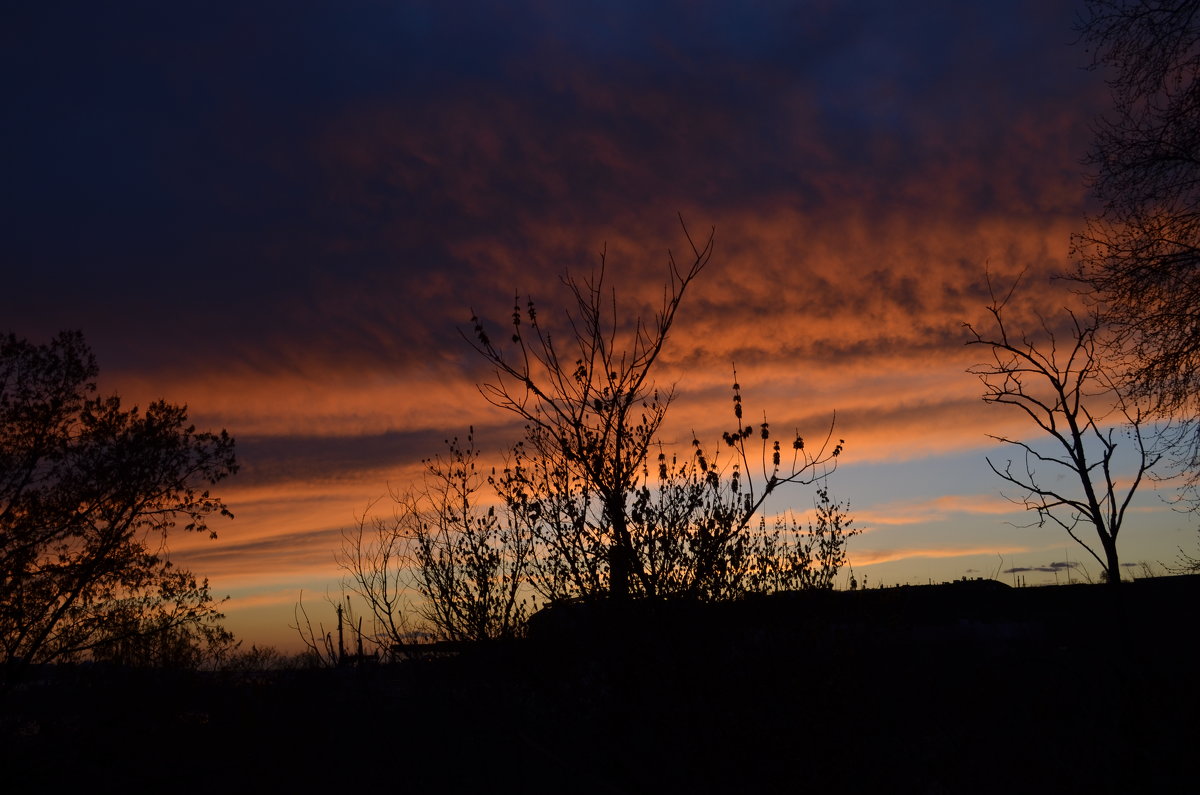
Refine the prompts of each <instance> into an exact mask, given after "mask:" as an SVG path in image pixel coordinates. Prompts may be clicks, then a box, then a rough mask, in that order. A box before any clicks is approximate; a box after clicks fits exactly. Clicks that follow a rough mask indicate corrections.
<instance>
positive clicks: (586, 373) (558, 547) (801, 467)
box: [470, 226, 841, 599]
mask: <svg viewBox="0 0 1200 795" xmlns="http://www.w3.org/2000/svg"><path fill="white" fill-rule="evenodd" d="M684 233H685V236H686V237H687V240H688V245H689V248H690V252H691V260H690V263H689V264H688V265H687V266H686V267H685V266H681V265H680V264H679V263H678V262H677V261H676V260H675V258H674V256H673V255H671V254H670V253H669V252H668V264H669V281H668V282H667V284H666V286H665V288H664V292H663V299H662V303H661V304H660V306H659V309H658V311H657V312H656V313H655V316H654V318H653V319H652V320H649V321H647V320H645V319H644V318H642V317H640V316H636V315H635V316H633V320H632V321H629V320H628V318H626V317H623V316H622V314H621V311H620V309H619V308H618V304H617V299H616V294H615V291H613V290H611V289H609V288H608V287H606V285H605V261H604V255H603V254H602V255H601V260H600V266H599V268H598V269H597V270H596V272H595V273H594V274H593V275H592V276H591V277H590V278H588V279H585V280H579V279H576V278H574V277H570V276H568V277H565V278H564V283H565V284H566V286H567V287H568V288H569V290H570V291H571V295H572V297H573V299H574V302H573V303H574V305H573V309H572V310H571V311H569V312H568V318H567V319H568V324H567V328H568V329H569V334H567V335H566V338H567V342H566V343H565V344H564V343H563V342H562V341H561V340H560V339H559V338H556V337H552V335H551V333H550V331H549V329H548V328H547V327H545V326H543V325H542V323H541V322H540V320H539V318H538V314H537V310H536V308H535V306H534V303H533V301H532V299H529V300H527V301H526V303H525V306H524V308H522V306H521V303H520V301H519V300H518V301H517V302H516V305H515V306H514V307H513V314H512V323H511V335H510V336H511V342H512V347H507V346H504V345H501V344H498V343H496V342H494V341H493V340H492V339H491V337H490V336H489V335H488V333H487V331H486V330H485V329H484V326H483V323H482V321H480V320H479V319H478V317H475V318H473V322H474V337H473V339H471V340H470V342H471V344H472V345H473V347H474V348H475V350H476V351H478V352H479V353H480V354H481V355H482V356H483V357H484V358H485V359H487V361H488V362H490V363H491V364H492V366H493V368H494V378H493V380H492V381H490V382H489V383H487V384H484V385H483V386H482V387H481V391H482V393H483V395H484V397H486V398H487V399H488V400H489V401H490V402H491V403H493V404H494V405H497V406H500V407H501V408H504V409H507V410H509V411H511V412H513V413H515V414H517V415H518V416H519V417H521V419H522V420H524V421H525V423H526V435H525V439H524V440H523V442H522V443H521V444H519V445H517V447H516V448H515V449H514V451H513V456H512V459H511V461H510V465H509V466H508V467H507V468H505V470H504V472H503V473H502V474H501V475H500V476H499V477H498V478H497V479H496V481H495V485H496V487H497V489H498V491H499V493H500V495H501V497H502V498H503V499H504V501H505V503H506V505H507V506H508V508H509V511H510V515H511V516H512V517H513V519H514V520H515V521H516V522H517V523H518V524H519V525H521V526H523V527H524V528H526V530H527V532H528V533H529V534H530V535H531V536H532V537H533V538H534V551H535V553H534V554H535V558H534V559H533V561H532V563H531V574H530V577H531V582H532V584H533V586H534V587H535V588H536V589H537V590H538V591H539V592H540V593H542V594H543V595H545V596H548V597H549V598H552V599H554V598H564V597H567V596H599V595H602V594H607V595H609V596H612V597H616V598H625V597H630V596H661V595H666V594H668V593H689V594H705V595H709V596H718V595H721V594H723V593H727V592H728V591H729V589H730V588H731V587H732V588H734V590H736V589H737V588H741V587H743V586H744V585H745V583H744V581H743V580H742V579H741V575H738V576H737V577H735V578H734V580H735V581H736V583H733V582H731V583H726V584H725V585H724V586H721V585H718V582H719V580H720V576H721V575H722V573H724V574H728V575H730V576H733V575H732V572H733V571H734V570H741V571H743V573H744V567H743V568H741V569H739V567H740V566H742V563H743V562H744V564H745V566H746V567H749V566H751V564H750V563H749V560H750V559H751V557H752V556H749V551H748V547H747V544H748V543H750V541H749V540H750V539H751V537H752V536H753V531H754V530H755V528H756V527H757V525H756V524H755V518H756V517H757V515H758V512H759V510H760V509H761V507H762V505H763V501H764V500H765V499H766V498H767V496H768V495H770V494H771V493H773V492H774V491H775V490H776V489H778V488H779V487H781V486H783V485H785V484H797V483H812V482H814V481H816V480H818V479H820V478H822V477H824V476H825V475H826V474H828V471H829V470H830V469H831V467H832V464H833V463H834V461H835V459H836V457H837V456H838V454H839V453H840V452H841V442H840V440H839V441H838V442H837V443H836V444H834V443H832V441H831V437H832V426H831V429H830V432H829V434H828V435H827V436H826V438H825V442H824V443H823V444H821V445H818V446H816V448H814V449H806V448H805V446H804V441H803V439H802V438H801V437H800V436H799V434H797V435H796V436H795V438H794V440H791V441H790V442H789V444H790V445H791V449H790V450H788V451H787V454H786V455H784V454H783V451H781V450H780V445H779V441H778V440H773V441H769V439H770V433H769V430H768V425H767V423H766V421H765V420H764V421H763V423H762V424H761V426H758V428H757V430H756V427H755V426H752V425H743V422H744V419H743V416H742V404H741V400H742V398H741V392H740V389H741V387H740V386H739V385H738V384H736V383H735V384H734V413H735V416H736V419H737V423H738V427H737V428H735V429H734V430H733V431H732V432H731V433H726V434H725V442H726V444H727V445H728V447H730V448H731V449H732V451H733V461H732V462H731V465H730V467H729V469H728V471H722V470H719V469H718V468H717V462H716V460H715V457H709V458H706V457H705V456H704V455H703V453H702V452H701V451H700V450H699V447H697V450H696V453H695V458H694V460H693V459H689V460H688V461H685V462H684V463H682V464H680V463H679V462H678V461H676V462H674V463H673V465H672V466H669V467H668V466H667V465H666V456H665V453H660V457H659V467H658V472H657V474H658V479H657V482H655V481H654V480H653V478H652V477H651V468H650V466H649V464H648V461H649V459H650V456H651V453H652V449H653V447H654V445H655V443H656V442H655V440H656V434H657V432H658V429H659V427H660V425H661V424H662V421H663V418H664V417H665V415H666V412H667V409H668V407H669V406H670V404H671V401H672V399H673V398H674V392H673V390H672V389H665V390H660V389H658V388H657V387H656V386H655V384H654V381H653V379H652V370H653V367H654V365H655V363H656V362H657V360H658V358H659V355H660V354H661V352H662V349H663V346H664V344H665V343H666V340H667V335H668V333H669V332H670V329H671V326H672V324H673V322H674V319H675V316H676V313H677V311H678V309H679V306H680V303H681V301H682V299H683V296H684V293H685V292H686V290H687V288H688V287H689V285H690V284H691V283H692V281H693V280H694V279H695V278H696V277H697V276H698V275H699V274H700V273H701V271H702V270H703V269H704V268H705V266H706V265H707V264H708V262H709V260H710V259H711V256H712V250H713V236H712V234H711V233H710V234H709V236H708V238H707V239H706V240H704V241H703V243H700V244H697V242H696V241H695V240H694V239H693V238H692V237H691V236H690V235H689V234H688V233H687V228H686V226H685V227H684ZM623 321H624V322H623ZM756 434H757V435H759V436H761V441H762V445H763V447H762V450H761V461H757V462H755V463H756V466H755V467H753V468H752V467H751V463H752V462H751V457H750V456H751V452H750V451H748V450H747V448H746V442H747V440H749V439H750V438H751V437H753V436H755V435H756ZM709 461H711V466H710V465H709V463H708V462H709ZM768 461H771V462H773V463H768ZM731 566H732V567H733V568H731Z"/></svg>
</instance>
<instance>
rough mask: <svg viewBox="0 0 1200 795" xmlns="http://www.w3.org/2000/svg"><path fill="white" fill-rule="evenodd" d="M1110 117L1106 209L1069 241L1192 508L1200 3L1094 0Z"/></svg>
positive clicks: (1090, 15) (1197, 501)
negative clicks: (1162, 420) (1159, 420)
mask: <svg viewBox="0 0 1200 795" xmlns="http://www.w3.org/2000/svg"><path fill="white" fill-rule="evenodd" d="M1079 30H1080V33H1081V37H1082V41H1083V42H1084V44H1085V45H1086V46H1087V47H1088V49H1089V51H1090V52H1091V53H1092V57H1093V67H1096V68H1099V67H1103V68H1105V69H1106V70H1107V74H1108V75H1110V77H1109V80H1108V82H1109V86H1110V88H1111V90H1112V98H1113V109H1112V112H1111V113H1109V114H1108V115H1107V116H1106V117H1104V118H1102V119H1100V120H1099V121H1098V122H1097V123H1096V126H1095V143H1094V145H1093V148H1092V150H1091V152H1090V154H1089V155H1088V157H1087V160H1086V162H1087V163H1088V164H1089V165H1091V166H1092V167H1093V168H1094V169H1095V170H1094V179H1093V189H1094V192H1095V195H1096V197H1097V198H1098V199H1100V201H1101V202H1102V210H1101V211H1100V212H1099V213H1097V214H1096V215H1094V216H1092V217H1090V218H1089V219H1088V220H1087V224H1086V227H1085V229H1084V231H1082V232H1081V233H1079V234H1077V235H1076V236H1075V237H1074V240H1073V254H1074V256H1075V258H1076V260H1077V270H1076V273H1075V278H1077V279H1078V280H1080V281H1082V282H1083V283H1084V284H1085V285H1087V286H1088V288H1089V289H1090V291H1091V294H1092V296H1093V298H1094V299H1095V300H1096V302H1097V305H1098V308H1099V310H1100V313H1101V320H1102V321H1103V322H1104V323H1105V325H1106V327H1107V329H1108V330H1110V331H1112V332H1113V337H1114V342H1113V345H1112V348H1113V349H1114V350H1116V351H1117V352H1118V353H1119V355H1120V356H1121V357H1122V358H1123V361H1124V363H1125V364H1126V365H1127V367H1128V374H1127V383H1126V384H1125V387H1124V388H1125V389H1127V391H1129V392H1130V393H1131V394H1136V395H1138V396H1139V397H1144V398H1149V399H1151V400H1152V401H1153V403H1152V404H1151V405H1152V407H1153V408H1154V409H1155V410H1156V412H1157V413H1158V414H1159V415H1160V416H1166V417H1171V418H1178V417H1188V418H1189V421H1187V422H1182V423H1178V422H1177V423H1175V424H1174V425H1173V426H1172V434H1171V436H1170V441H1171V442H1172V445H1171V447H1172V453H1171V458H1172V461H1173V463H1174V465H1175V466H1174V467H1173V470H1174V471H1176V472H1183V473H1190V474H1189V475H1188V477H1187V486H1186V487H1185V489H1184V490H1183V492H1182V496H1183V497H1184V499H1185V501H1186V500H1190V501H1191V502H1192V505H1193V507H1200V0H1170V2H1167V1H1166V0H1139V2H1128V0H1090V2H1089V3H1088V4H1087V13H1086V15H1085V16H1084V18H1083V19H1082V21H1081V23H1080V27H1079Z"/></svg>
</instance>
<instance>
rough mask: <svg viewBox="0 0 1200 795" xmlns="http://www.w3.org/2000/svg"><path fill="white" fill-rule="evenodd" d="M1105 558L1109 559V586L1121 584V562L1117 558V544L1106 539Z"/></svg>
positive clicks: (1107, 572) (1107, 573)
mask: <svg viewBox="0 0 1200 795" xmlns="http://www.w3.org/2000/svg"><path fill="white" fill-rule="evenodd" d="M1104 556H1105V558H1107V560H1108V563H1107V571H1106V572H1105V574H1106V575H1107V581H1108V584H1109V585H1119V584H1120V583H1121V561H1120V560H1119V559H1118V558H1117V542H1116V541H1114V540H1111V539H1104Z"/></svg>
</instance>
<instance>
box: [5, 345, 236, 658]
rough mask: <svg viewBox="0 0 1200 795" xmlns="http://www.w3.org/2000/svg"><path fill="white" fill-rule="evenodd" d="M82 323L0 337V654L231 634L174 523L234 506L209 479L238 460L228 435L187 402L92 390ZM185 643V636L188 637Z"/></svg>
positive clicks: (197, 528) (203, 525)
mask: <svg viewBox="0 0 1200 795" xmlns="http://www.w3.org/2000/svg"><path fill="white" fill-rule="evenodd" d="M97 373H98V369H97V366H96V361H95V358H94V356H93V355H92V352H91V350H90V349H89V348H88V346H87V344H86V343H85V342H84V339H83V335H82V334H80V333H78V332H65V333H62V334H59V335H58V336H56V337H55V338H54V339H53V340H52V341H51V342H50V343H49V344H46V345H35V344H33V343H31V342H29V341H27V340H24V339H20V338H18V337H17V336H15V335H13V334H9V335H8V336H6V337H3V338H0V661H3V662H4V663H7V664H9V665H18V664H22V663H31V662H47V661H65V660H75V659H80V658H83V657H88V656H90V657H93V658H104V657H109V658H116V659H121V660H124V661H135V658H136V659H137V660H148V659H149V658H152V657H154V656H155V655H157V654H159V653H160V652H162V651H163V649H165V648H167V647H169V646H171V645H175V646H178V645H179V644H180V642H181V638H183V639H184V640H186V639H188V638H191V639H192V640H201V641H210V640H214V639H227V636H226V635H223V634H222V631H221V630H219V627H218V626H217V623H216V622H217V621H218V620H219V619H220V618H221V615H220V613H219V612H218V610H217V603H216V602H215V601H214V599H213V597H212V596H211V594H210V593H209V589H208V583H207V581H205V580H197V579H196V578H195V577H194V576H193V575H192V574H191V573H190V572H188V571H185V570H183V569H180V568H177V567H175V566H174V565H173V564H172V563H171V561H170V557H169V554H168V548H167V543H166V542H167V536H168V533H169V531H171V530H172V529H173V528H175V527H176V526H177V525H178V524H180V523H182V525H183V527H182V529H183V530H186V531H192V532H209V533H210V535H212V536H213V537H215V532H212V531H211V530H210V528H209V526H208V518H209V517H210V516H212V515H213V514H216V515H221V516H232V514H231V513H230V512H229V510H228V508H227V507H226V505H225V503H224V502H222V501H221V499H220V498H218V497H216V496H214V495H212V494H211V493H210V492H209V491H208V489H207V487H208V486H210V485H212V484H215V483H217V482H218V481H220V480H222V479H224V478H225V477H227V476H228V475H230V474H232V473H234V472H235V471H236V470H237V463H236V459H235V457H234V443H233V439H231V438H230V437H229V435H228V434H227V433H226V432H225V431H221V432H220V433H219V434H214V433H205V432H198V431H196V429H195V427H194V426H192V425H189V424H188V422H187V409H186V407H183V406H175V405H171V404H169V403H166V402H164V401H156V402H154V403H151V404H150V405H149V406H147V407H146V409H145V410H144V411H141V410H139V409H138V408H137V407H134V408H132V409H125V408H123V407H122V405H121V401H120V399H119V398H118V397H116V396H110V397H100V396H97V395H96V383H95V378H96V375H97ZM185 645H186V644H185Z"/></svg>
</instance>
